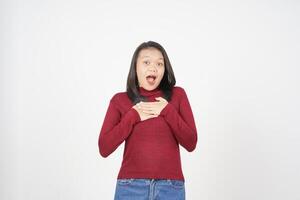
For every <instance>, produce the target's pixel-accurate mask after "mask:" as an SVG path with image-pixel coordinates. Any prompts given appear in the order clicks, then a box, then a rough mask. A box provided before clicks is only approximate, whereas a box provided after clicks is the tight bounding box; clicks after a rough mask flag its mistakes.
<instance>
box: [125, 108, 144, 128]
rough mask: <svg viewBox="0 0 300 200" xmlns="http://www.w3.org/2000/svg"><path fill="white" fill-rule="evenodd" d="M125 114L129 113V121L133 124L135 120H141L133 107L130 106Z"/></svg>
mask: <svg viewBox="0 0 300 200" xmlns="http://www.w3.org/2000/svg"><path fill="white" fill-rule="evenodd" d="M127 115H129V118H130V119H131V122H132V123H133V124H136V123H137V122H139V121H141V118H140V115H139V113H138V112H137V111H136V110H135V109H134V108H130V109H129V111H128V112H127Z"/></svg>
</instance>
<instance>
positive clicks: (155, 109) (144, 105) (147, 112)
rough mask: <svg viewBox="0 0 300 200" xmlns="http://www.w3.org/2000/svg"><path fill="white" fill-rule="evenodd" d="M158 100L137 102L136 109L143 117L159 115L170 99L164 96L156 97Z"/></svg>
mask: <svg viewBox="0 0 300 200" xmlns="http://www.w3.org/2000/svg"><path fill="white" fill-rule="evenodd" d="M155 99H156V100H158V101H156V102H140V103H137V104H136V106H134V107H135V109H136V110H137V111H138V112H139V114H140V117H141V119H142V118H146V119H148V118H152V117H157V116H158V115H159V114H160V112H161V111H162V109H164V107H165V106H166V105H167V104H168V101H167V100H165V99H164V98H162V97H156V98H155Z"/></svg>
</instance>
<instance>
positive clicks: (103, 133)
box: [98, 100, 140, 157]
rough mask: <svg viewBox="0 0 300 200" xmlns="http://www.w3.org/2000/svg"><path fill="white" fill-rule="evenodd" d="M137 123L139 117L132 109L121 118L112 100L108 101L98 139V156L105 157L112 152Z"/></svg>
mask: <svg viewBox="0 0 300 200" xmlns="http://www.w3.org/2000/svg"><path fill="white" fill-rule="evenodd" d="M138 121H140V117H139V114H138V112H137V111H136V110H135V109H134V108H131V109H129V111H128V112H127V113H126V114H125V115H124V116H123V117H122V118H121V113H120V111H119V110H118V109H117V107H116V105H115V103H114V102H113V100H110V102H109V106H108V109H107V111H106V115H105V118H104V121H103V125H102V128H101V130H100V134H99V139H98V147H99V152H100V155H101V156H103V157H107V156H109V155H110V154H111V153H112V152H114V151H115V150H116V149H117V148H118V146H119V145H120V144H121V143H122V142H123V141H124V140H125V139H126V138H127V137H128V136H129V135H130V133H131V132H132V129H133V127H134V125H135V124H136V123H137V122H138Z"/></svg>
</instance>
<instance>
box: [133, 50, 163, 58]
mask: <svg viewBox="0 0 300 200" xmlns="http://www.w3.org/2000/svg"><path fill="white" fill-rule="evenodd" d="M138 57H139V58H154V59H163V55H162V53H161V52H160V51H159V50H158V49H156V48H153V47H151V48H147V49H142V50H141V51H140V52H139V56H138Z"/></svg>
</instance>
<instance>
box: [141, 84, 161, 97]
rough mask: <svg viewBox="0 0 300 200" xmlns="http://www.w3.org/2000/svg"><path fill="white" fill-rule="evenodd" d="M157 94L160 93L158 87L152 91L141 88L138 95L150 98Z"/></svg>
mask: <svg viewBox="0 0 300 200" xmlns="http://www.w3.org/2000/svg"><path fill="white" fill-rule="evenodd" d="M159 92H160V89H159V88H158V87H156V88H155V89H153V90H146V89H145V88H143V87H141V86H140V87H139V93H140V94H141V95H143V96H151V95H154V94H157V93H159Z"/></svg>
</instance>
